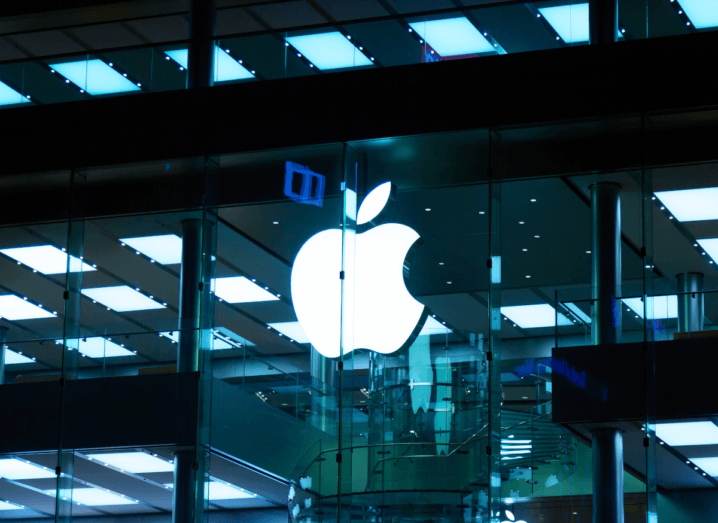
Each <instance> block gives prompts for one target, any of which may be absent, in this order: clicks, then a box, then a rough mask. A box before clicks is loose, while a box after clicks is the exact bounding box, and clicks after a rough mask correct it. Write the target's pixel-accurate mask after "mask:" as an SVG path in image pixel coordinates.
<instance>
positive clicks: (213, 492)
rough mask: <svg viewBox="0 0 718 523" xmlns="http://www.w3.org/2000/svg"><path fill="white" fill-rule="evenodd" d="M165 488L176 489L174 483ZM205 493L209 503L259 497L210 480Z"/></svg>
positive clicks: (166, 485) (224, 483) (222, 482)
mask: <svg viewBox="0 0 718 523" xmlns="http://www.w3.org/2000/svg"><path fill="white" fill-rule="evenodd" d="M165 487H169V488H174V485H173V484H172V483H165ZM205 491H206V492H207V493H208V495H207V500H208V501H222V500H226V499H249V498H256V497H257V495H256V494H253V493H251V492H249V491H246V490H244V489H242V488H240V487H237V486H235V485H231V484H229V483H226V482H224V481H218V480H214V479H213V480H210V481H209V483H206V484H205Z"/></svg>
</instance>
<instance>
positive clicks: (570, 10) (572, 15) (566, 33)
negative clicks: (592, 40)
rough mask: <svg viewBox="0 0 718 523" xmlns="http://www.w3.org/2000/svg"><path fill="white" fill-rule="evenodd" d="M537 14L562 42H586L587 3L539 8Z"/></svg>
mask: <svg viewBox="0 0 718 523" xmlns="http://www.w3.org/2000/svg"><path fill="white" fill-rule="evenodd" d="M539 13H541V16H543V17H544V18H545V19H546V21H547V22H548V23H549V24H551V27H553V29H554V31H556V32H557V33H558V35H559V36H560V37H561V38H562V39H563V41H564V42H566V43H569V44H575V43H579V42H588V3H585V4H572V5H559V6H556V7H541V8H539Z"/></svg>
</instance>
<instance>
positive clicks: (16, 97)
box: [0, 82, 30, 105]
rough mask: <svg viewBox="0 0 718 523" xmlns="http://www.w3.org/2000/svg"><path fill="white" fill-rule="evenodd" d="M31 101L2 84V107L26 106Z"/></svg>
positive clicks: (0, 88) (0, 94)
mask: <svg viewBox="0 0 718 523" xmlns="http://www.w3.org/2000/svg"><path fill="white" fill-rule="evenodd" d="M25 103H30V100H28V99H27V98H25V97H24V96H23V95H21V94H20V93H18V92H17V91H16V90H15V89H13V88H12V87H10V86H8V85H7V84H4V83H3V82H0V105H11V104H25Z"/></svg>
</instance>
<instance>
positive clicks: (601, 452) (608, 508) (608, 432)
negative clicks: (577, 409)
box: [591, 428, 623, 523]
mask: <svg viewBox="0 0 718 523" xmlns="http://www.w3.org/2000/svg"><path fill="white" fill-rule="evenodd" d="M591 436H592V450H593V522H594V523H623V432H622V431H621V430H619V429H614V428H600V429H594V430H593V432H592V433H591Z"/></svg>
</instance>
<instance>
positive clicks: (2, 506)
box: [0, 103, 23, 510]
mask: <svg viewBox="0 0 718 523" xmlns="http://www.w3.org/2000/svg"><path fill="white" fill-rule="evenodd" d="M0 105H2V103H0ZM22 509H23V507H21V506H19V505H15V504H14V503H10V502H9V501H0V510H22Z"/></svg>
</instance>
